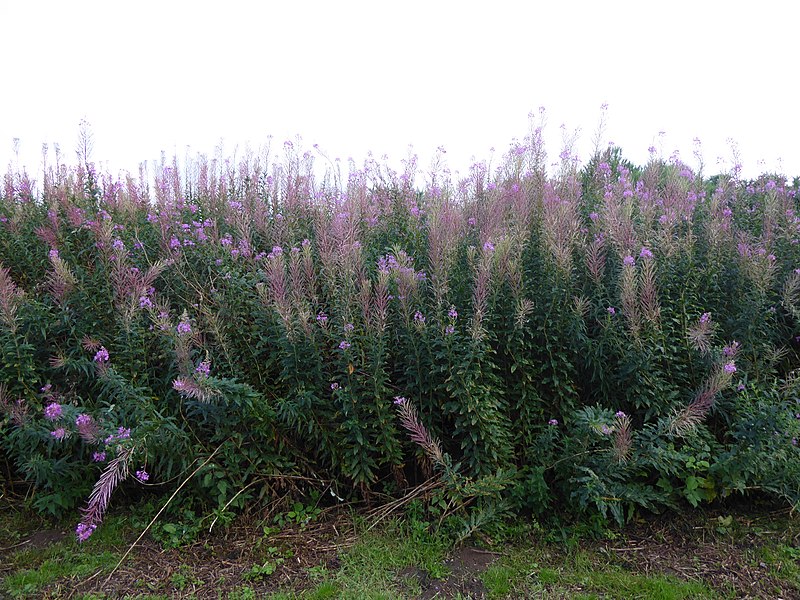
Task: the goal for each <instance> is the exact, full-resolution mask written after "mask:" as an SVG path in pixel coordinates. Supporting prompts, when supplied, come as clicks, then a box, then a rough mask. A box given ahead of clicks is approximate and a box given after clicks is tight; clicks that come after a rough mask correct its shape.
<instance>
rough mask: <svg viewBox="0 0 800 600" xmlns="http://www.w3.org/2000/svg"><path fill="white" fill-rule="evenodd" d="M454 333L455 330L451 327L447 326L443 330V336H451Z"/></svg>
mask: <svg viewBox="0 0 800 600" xmlns="http://www.w3.org/2000/svg"><path fill="white" fill-rule="evenodd" d="M455 332H456V328H455V327H453V326H452V325H448V326H447V327H445V328H444V333H445V335H452V334H454V333H455Z"/></svg>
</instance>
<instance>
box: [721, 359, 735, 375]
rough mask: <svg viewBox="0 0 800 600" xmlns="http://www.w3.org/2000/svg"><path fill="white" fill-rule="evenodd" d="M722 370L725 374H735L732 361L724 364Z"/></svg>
mask: <svg viewBox="0 0 800 600" xmlns="http://www.w3.org/2000/svg"><path fill="white" fill-rule="evenodd" d="M722 368H723V369H725V372H726V373H736V364H735V363H734V362H733V361H730V362H727V363H725V366H724V367H722Z"/></svg>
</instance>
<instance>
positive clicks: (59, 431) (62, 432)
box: [50, 427, 67, 442]
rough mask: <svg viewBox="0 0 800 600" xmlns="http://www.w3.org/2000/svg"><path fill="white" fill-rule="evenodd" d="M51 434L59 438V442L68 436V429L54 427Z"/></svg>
mask: <svg viewBox="0 0 800 600" xmlns="http://www.w3.org/2000/svg"><path fill="white" fill-rule="evenodd" d="M50 435H51V436H53V437H54V438H55V439H57V440H58V441H59V442H61V441H63V440H64V439H65V438H66V437H67V430H66V429H64V428H63V427H59V428H58V429H54V430H53V431H51V432H50Z"/></svg>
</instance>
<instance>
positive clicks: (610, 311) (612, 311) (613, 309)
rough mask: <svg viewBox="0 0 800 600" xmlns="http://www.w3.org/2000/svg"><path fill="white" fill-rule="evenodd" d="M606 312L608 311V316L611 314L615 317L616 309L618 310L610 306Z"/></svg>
mask: <svg viewBox="0 0 800 600" xmlns="http://www.w3.org/2000/svg"><path fill="white" fill-rule="evenodd" d="M606 310H607V311H608V314H610V315H611V316H612V317H613V316H614V315H615V314H617V309H616V308H614V307H613V306H609V307H608V308H607V309H606Z"/></svg>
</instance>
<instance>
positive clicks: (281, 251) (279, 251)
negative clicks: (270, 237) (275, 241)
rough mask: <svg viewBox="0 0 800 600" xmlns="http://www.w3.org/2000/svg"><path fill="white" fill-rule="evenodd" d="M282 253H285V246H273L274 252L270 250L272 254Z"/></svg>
mask: <svg viewBox="0 0 800 600" xmlns="http://www.w3.org/2000/svg"><path fill="white" fill-rule="evenodd" d="M281 254H283V248H281V247H280V246H273V247H272V252H270V255H271V256H273V257H275V256H280V255H281Z"/></svg>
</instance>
